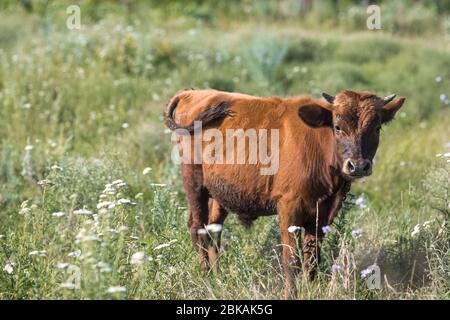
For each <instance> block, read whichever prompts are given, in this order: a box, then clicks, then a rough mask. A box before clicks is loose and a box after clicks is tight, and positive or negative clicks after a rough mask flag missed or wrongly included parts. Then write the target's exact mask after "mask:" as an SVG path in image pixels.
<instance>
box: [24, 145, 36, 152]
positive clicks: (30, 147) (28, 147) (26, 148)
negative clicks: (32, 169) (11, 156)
mask: <svg viewBox="0 0 450 320" xmlns="http://www.w3.org/2000/svg"><path fill="white" fill-rule="evenodd" d="M33 149H34V146H33V145H31V144H27V145H26V146H25V151H31V150H33Z"/></svg>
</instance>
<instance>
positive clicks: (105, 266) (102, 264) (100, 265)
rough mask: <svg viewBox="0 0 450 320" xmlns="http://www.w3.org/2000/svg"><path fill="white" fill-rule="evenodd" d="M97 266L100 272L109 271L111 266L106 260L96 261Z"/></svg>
mask: <svg viewBox="0 0 450 320" xmlns="http://www.w3.org/2000/svg"><path fill="white" fill-rule="evenodd" d="M97 267H98V268H99V269H100V272H102V273H104V272H111V271H112V268H111V267H110V266H109V264H107V263H106V262H103V261H100V262H99V263H97Z"/></svg>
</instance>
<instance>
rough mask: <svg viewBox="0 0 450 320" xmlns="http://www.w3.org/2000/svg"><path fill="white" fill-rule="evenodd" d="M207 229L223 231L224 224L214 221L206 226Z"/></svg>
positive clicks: (213, 231) (215, 231)
mask: <svg viewBox="0 0 450 320" xmlns="http://www.w3.org/2000/svg"><path fill="white" fill-rule="evenodd" d="M206 231H209V232H212V233H217V232H220V231H222V225H221V224H218V223H212V224H209V225H207V226H206Z"/></svg>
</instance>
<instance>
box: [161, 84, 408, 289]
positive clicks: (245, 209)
mask: <svg viewBox="0 0 450 320" xmlns="http://www.w3.org/2000/svg"><path fill="white" fill-rule="evenodd" d="M403 101H404V98H400V99H397V100H395V101H393V102H390V103H389V104H387V105H384V104H385V103H384V102H383V99H382V98H379V97H377V96H376V95H374V94H372V93H355V92H351V91H346V92H343V93H340V94H338V95H337V96H336V98H335V100H334V102H333V104H330V103H328V102H326V101H323V100H318V99H314V98H311V97H308V96H298V97H289V98H283V99H282V98H276V97H271V98H261V97H253V96H249V95H244V94H238V93H228V92H221V91H216V90H193V89H190V90H184V91H181V92H179V93H178V94H177V95H176V96H175V97H174V98H173V99H172V100H171V102H170V103H169V105H168V108H167V111H166V112H165V119H166V123H167V126H168V127H169V128H170V129H172V130H174V129H177V128H183V129H187V130H188V131H192V130H193V125H192V123H193V121H194V120H197V121H202V123H203V127H205V126H212V125H214V127H215V128H217V129H219V130H220V132H221V133H222V134H223V136H225V131H226V129H244V130H246V129H256V130H258V129H278V130H279V137H280V141H279V143H280V148H279V149H280V152H279V156H280V161H279V170H278V172H277V173H276V174H274V175H271V176H264V175H260V171H259V168H260V164H259V163H257V164H239V165H237V164H232V165H227V164H195V165H194V164H192V165H191V164H182V176H183V182H184V188H185V192H186V197H187V200H188V204H189V209H190V213H189V228H190V231H191V236H192V241H193V244H194V246H195V247H196V248H197V250H198V252H199V257H200V261H201V264H202V266H204V267H207V266H208V265H209V266H210V267H211V265H214V267H215V268H216V267H217V257H218V251H217V250H211V248H210V247H211V242H208V240H202V239H200V238H201V237H199V236H198V234H197V231H198V230H199V229H200V228H203V227H204V226H205V225H206V224H208V223H223V221H224V220H225V217H226V215H227V214H228V211H231V212H234V213H236V214H237V215H238V217H239V219H240V221H241V222H242V223H243V224H244V225H245V226H250V225H251V222H252V221H253V220H255V219H256V218H258V217H259V216H264V215H272V214H278V216H279V224H280V230H281V237H282V242H283V265H284V269H285V273H286V296H287V297H288V296H290V294H291V293H292V292H291V289H293V288H292V287H291V282H292V281H293V279H294V278H295V274H296V273H297V271H298V267H299V265H300V259H299V258H298V257H297V255H296V248H298V247H299V246H298V243H297V241H296V238H295V237H294V236H293V235H292V234H290V233H288V231H287V229H288V228H289V226H301V227H303V228H304V229H305V238H304V241H305V242H304V244H303V246H302V250H303V253H304V258H305V259H304V260H305V265H304V269H305V270H306V272H309V273H310V275H311V276H312V275H313V270H314V266H315V265H316V263H317V262H318V261H319V256H320V252H319V244H320V241H321V239H322V237H323V232H322V227H323V226H325V225H328V224H331V223H332V222H333V219H334V218H335V217H336V215H337V214H338V212H339V210H340V208H341V206H342V201H343V199H344V198H345V196H346V193H347V192H348V191H349V188H350V184H351V181H352V180H353V178H352V177H350V176H348V175H346V174H344V173H343V168H342V165H343V160H345V159H346V158H347V157H350V158H355V159H357V160H358V159H359V158H362V157H364V159H366V158H367V159H369V160H370V161H371V160H372V158H373V156H374V155H375V152H376V149H377V147H378V132H379V131H378V127H379V126H380V125H381V123H384V122H387V121H390V120H392V118H393V116H394V114H395V112H396V111H397V110H398V109H399V108H400V107H401V105H402V104H403ZM231 114H232V115H233V116H230V115H231ZM217 120H220V122H217ZM336 124H339V125H340V126H342V127H343V128H342V132H341V131H335V130H334V129H333V128H334V126H335V125H336ZM224 141H225V139H224ZM204 144H206V143H205V142H204ZM185 147H186V146H185ZM191 147H192V146H191ZM247 151H248V150H247ZM224 152H225V151H224ZM247 156H248V154H247ZM355 161H356V160H355ZM208 202H209V209H208ZM216 249H217V247H216ZM208 256H209V261H208ZM211 260H212V261H211Z"/></svg>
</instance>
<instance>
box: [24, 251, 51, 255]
mask: <svg viewBox="0 0 450 320" xmlns="http://www.w3.org/2000/svg"><path fill="white" fill-rule="evenodd" d="M28 255H29V256H46V255H47V250H34V251H31V252H30V253H28Z"/></svg>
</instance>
